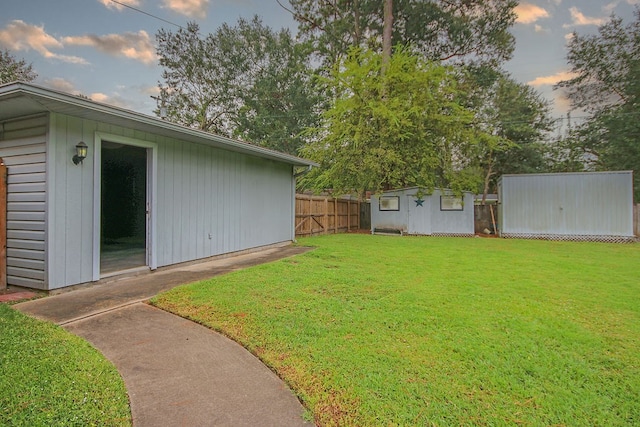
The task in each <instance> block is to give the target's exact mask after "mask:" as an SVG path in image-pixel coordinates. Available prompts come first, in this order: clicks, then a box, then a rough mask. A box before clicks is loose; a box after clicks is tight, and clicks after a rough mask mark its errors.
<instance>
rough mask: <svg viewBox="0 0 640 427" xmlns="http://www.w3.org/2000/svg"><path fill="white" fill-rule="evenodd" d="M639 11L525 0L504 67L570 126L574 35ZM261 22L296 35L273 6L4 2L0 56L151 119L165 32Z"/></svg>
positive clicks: (242, 2)
mask: <svg viewBox="0 0 640 427" xmlns="http://www.w3.org/2000/svg"><path fill="white" fill-rule="evenodd" d="M282 3H284V4H287V5H288V2H287V1H286V0H283V1H282ZM124 5H128V6H131V7H133V8H136V9H139V10H141V11H143V12H144V13H141V12H138V11H135V10H133V9H131V8H129V7H125V6H124ZM636 5H638V7H640V0H528V1H521V2H520V4H519V6H518V7H517V8H516V13H517V16H518V18H517V22H516V24H515V25H514V27H513V28H512V30H511V32H512V34H513V35H514V36H515V38H516V49H515V52H514V55H513V59H512V60H510V61H509V62H508V63H506V64H505V67H504V68H505V69H506V70H507V71H508V72H510V73H511V75H512V76H513V77H514V78H515V79H516V80H518V81H520V82H522V83H526V84H529V85H531V86H533V87H534V88H535V89H536V90H538V91H539V92H540V94H541V95H542V96H544V97H545V98H547V99H549V101H550V102H551V105H552V114H553V116H554V117H556V118H558V117H564V116H565V115H566V114H567V111H568V110H569V105H568V102H567V101H566V99H565V98H564V97H563V96H562V93H561V92H560V91H554V90H553V85H554V84H555V83H557V82H558V81H560V80H565V79H567V78H570V77H571V74H570V73H569V66H568V64H567V62H566V52H567V49H566V46H567V42H568V40H569V39H570V37H571V34H572V33H573V32H574V31H575V32H577V33H578V34H581V35H583V34H596V33H597V29H598V26H599V25H602V24H604V23H606V22H607V21H608V20H609V19H610V16H611V14H612V13H615V14H616V15H617V16H619V17H622V18H623V19H624V20H625V21H626V22H630V21H631V20H633V19H634V16H633V11H634V8H635V7H636ZM256 14H257V15H258V16H260V17H261V18H262V20H263V22H264V23H265V24H266V25H269V26H271V27H272V28H274V29H279V28H282V27H290V28H291V29H292V31H293V32H294V33H295V30H296V24H295V22H294V21H293V19H292V17H291V15H290V14H289V12H287V11H286V10H284V9H283V8H281V7H280V6H279V5H278V3H277V2H276V0H117V1H114V0H0V49H8V50H9V51H10V52H11V54H12V55H13V56H15V57H16V58H17V59H24V60H25V61H26V62H27V63H30V64H32V66H33V70H34V71H35V72H36V73H37V74H38V78H37V80H36V81H35V83H36V84H39V85H42V86H45V87H50V88H53V89H57V90H61V91H64V92H69V93H74V94H82V95H85V96H88V97H90V98H91V99H93V100H94V101H98V102H103V103H107V104H111V105H116V106H119V107H123V108H127V109H130V110H134V111H138V112H141V113H145V114H152V111H153V109H154V108H155V101H154V100H153V99H152V98H151V96H154V95H156V94H157V93H158V89H157V86H158V82H159V81H160V80H161V71H162V70H161V68H160V66H159V65H158V61H157V57H156V53H155V34H156V33H157V32H158V30H160V29H161V28H164V29H167V30H171V31H176V30H177V29H178V27H177V26H176V25H174V24H177V25H181V26H185V27H186V24H187V22H190V21H195V22H197V23H198V25H199V26H200V31H201V33H203V34H206V33H212V32H214V31H215V30H216V29H217V28H218V27H219V26H220V25H221V24H222V23H224V22H227V23H229V24H230V25H233V24H235V23H236V22H237V20H238V18H239V17H245V18H251V17H252V16H253V15H256ZM149 15H153V16H149Z"/></svg>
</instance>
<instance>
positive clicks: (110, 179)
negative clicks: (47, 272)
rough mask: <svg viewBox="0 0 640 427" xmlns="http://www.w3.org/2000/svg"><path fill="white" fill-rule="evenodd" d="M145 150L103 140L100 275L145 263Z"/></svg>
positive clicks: (146, 192)
mask: <svg viewBox="0 0 640 427" xmlns="http://www.w3.org/2000/svg"><path fill="white" fill-rule="evenodd" d="M147 151H148V149H147V148H144V147H135V146H131V145H125V144H118V143H114V142H108V141H103V142H102V150H101V170H102V172H101V173H102V177H101V178H102V179H101V195H100V198H101V200H100V202H101V203H100V206H101V214H100V274H101V275H104V274H108V273H114V272H119V271H123V270H128V269H131V268H136V267H143V266H146V265H148V256H147V242H148V235H147V229H148V226H147V223H148V221H147V217H148V215H147V213H148V190H147V187H148V186H147V180H148V179H147V178H148V174H147Z"/></svg>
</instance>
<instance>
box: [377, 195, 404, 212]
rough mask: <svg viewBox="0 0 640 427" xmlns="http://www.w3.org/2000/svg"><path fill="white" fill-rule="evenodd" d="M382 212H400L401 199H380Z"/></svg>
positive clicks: (384, 197) (390, 197)
mask: <svg viewBox="0 0 640 427" xmlns="http://www.w3.org/2000/svg"><path fill="white" fill-rule="evenodd" d="M380 210H381V211H399V210H400V197H398V196H382V197H380Z"/></svg>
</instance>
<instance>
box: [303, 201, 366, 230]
mask: <svg viewBox="0 0 640 427" xmlns="http://www.w3.org/2000/svg"><path fill="white" fill-rule="evenodd" d="M359 229H360V202H359V201H357V200H350V199H334V198H333V197H325V196H308V195H306V194H296V237H304V236H314V235H317V234H334V233H347V232H349V231H352V230H359Z"/></svg>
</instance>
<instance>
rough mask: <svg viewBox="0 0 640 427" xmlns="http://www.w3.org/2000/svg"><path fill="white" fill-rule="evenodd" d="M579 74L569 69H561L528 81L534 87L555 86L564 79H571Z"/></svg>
mask: <svg viewBox="0 0 640 427" xmlns="http://www.w3.org/2000/svg"><path fill="white" fill-rule="evenodd" d="M577 76H578V75H577V74H576V73H571V72H569V71H561V72H559V73H556V74H553V75H551V76H543V77H536V78H535V79H533V80H531V81H529V82H527V84H528V85H529V86H534V87H537V86H553V85H555V84H557V83H559V82H561V81H563V80H570V79H573V78H574V77H577Z"/></svg>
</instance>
